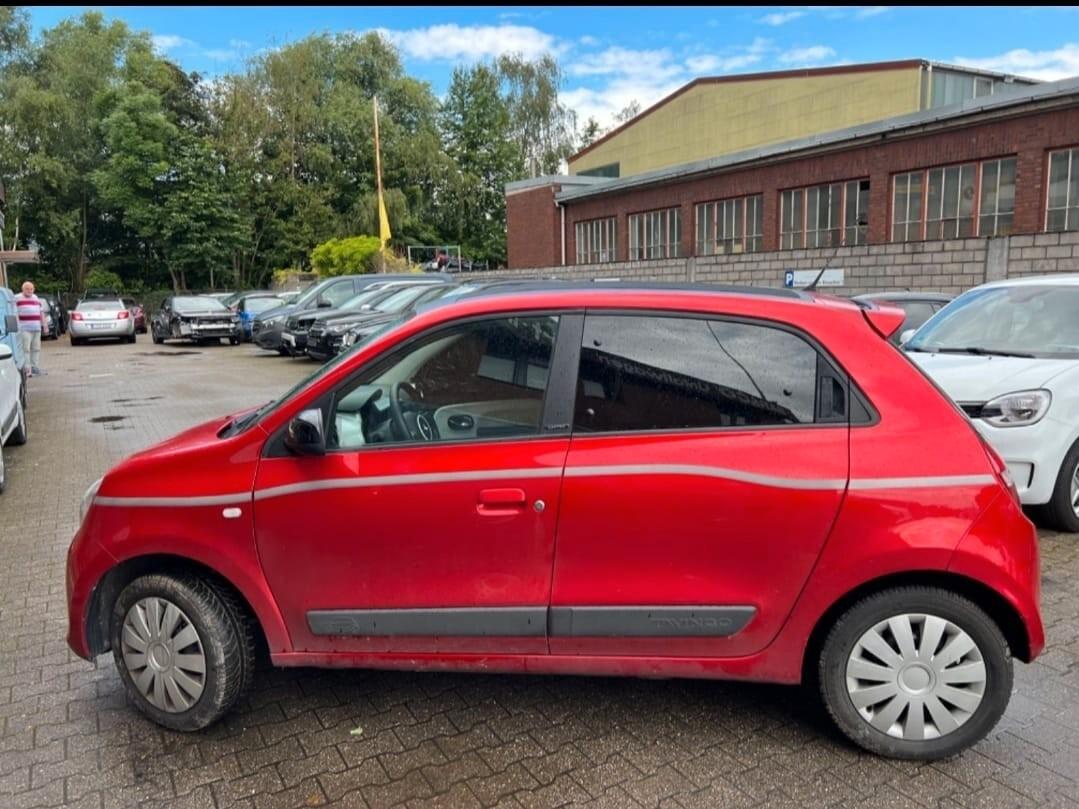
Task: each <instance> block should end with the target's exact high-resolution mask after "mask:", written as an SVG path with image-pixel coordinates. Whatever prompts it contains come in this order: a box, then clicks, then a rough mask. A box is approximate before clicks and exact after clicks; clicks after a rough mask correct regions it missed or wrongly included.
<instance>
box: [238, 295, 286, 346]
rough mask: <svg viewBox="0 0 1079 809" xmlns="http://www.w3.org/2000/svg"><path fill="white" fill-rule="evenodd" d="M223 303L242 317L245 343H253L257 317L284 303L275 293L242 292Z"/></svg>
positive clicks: (241, 322)
mask: <svg viewBox="0 0 1079 809" xmlns="http://www.w3.org/2000/svg"><path fill="white" fill-rule="evenodd" d="M223 303H224V304H225V305H226V306H227V307H229V309H231V310H232V311H234V312H235V313H236V314H238V315H239V316H240V324H241V325H242V326H243V329H244V342H250V341H251V322H252V321H253V320H254V319H255V315H257V314H259V313H260V312H265V311H267V310H269V309H273V308H275V307H277V306H280V305H281V304H283V303H284V301H283V300H281V298H279V297H278V296H277V295H275V294H274V293H273V292H241V293H235V294H233V295H232V296H230V297H229V298H226V299H225V300H224V301H223Z"/></svg>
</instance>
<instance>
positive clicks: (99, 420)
mask: <svg viewBox="0 0 1079 809" xmlns="http://www.w3.org/2000/svg"><path fill="white" fill-rule="evenodd" d="M126 418H127V416H94V417H93V418H92V419H90V423H91V424H107V423H109V422H113V421H123V420H124V419H126Z"/></svg>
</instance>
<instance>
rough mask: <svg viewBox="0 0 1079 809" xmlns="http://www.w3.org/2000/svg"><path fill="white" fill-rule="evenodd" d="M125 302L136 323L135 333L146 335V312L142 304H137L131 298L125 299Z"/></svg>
mask: <svg viewBox="0 0 1079 809" xmlns="http://www.w3.org/2000/svg"><path fill="white" fill-rule="evenodd" d="M123 302H124V306H126V307H127V311H129V312H130V313H131V317H132V318H133V319H134V321H135V333H136V334H146V312H145V311H144V310H143V308H142V304H140V303H136V302H135V301H134V300H133V299H131V298H123Z"/></svg>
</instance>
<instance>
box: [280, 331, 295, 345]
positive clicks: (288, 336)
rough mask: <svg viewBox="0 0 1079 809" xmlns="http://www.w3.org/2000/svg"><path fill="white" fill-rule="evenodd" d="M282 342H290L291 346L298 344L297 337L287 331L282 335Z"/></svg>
mask: <svg viewBox="0 0 1079 809" xmlns="http://www.w3.org/2000/svg"><path fill="white" fill-rule="evenodd" d="M281 340H282V342H285V343H288V344H289V345H290V346H294V345H296V338H295V337H293V336H292V332H285V333H284V334H282V335H281Z"/></svg>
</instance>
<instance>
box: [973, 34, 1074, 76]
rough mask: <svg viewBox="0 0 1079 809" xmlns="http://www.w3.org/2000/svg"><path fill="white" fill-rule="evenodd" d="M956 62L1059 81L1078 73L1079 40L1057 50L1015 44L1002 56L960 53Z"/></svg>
mask: <svg viewBox="0 0 1079 809" xmlns="http://www.w3.org/2000/svg"><path fill="white" fill-rule="evenodd" d="M954 61H955V62H956V63H957V64H960V65H965V66H966V67H977V68H981V69H983V70H999V71H1000V72H1001V73H1018V74H1019V75H1021V76H1028V77H1030V78H1032V79H1043V80H1045V81H1056V80H1058V79H1066V78H1070V77H1072V76H1079V43H1074V42H1069V43H1067V44H1066V45H1061V46H1060V47H1059V48H1057V49H1056V50H1049V51H1031V50H1027V49H1026V48H1016V49H1014V50H1010V51H1007V52H1006V53H1002V54H1000V55H999V56H987V57H984V58H978V59H971V58H968V57H965V56H957V57H956V58H955V60H954Z"/></svg>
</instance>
